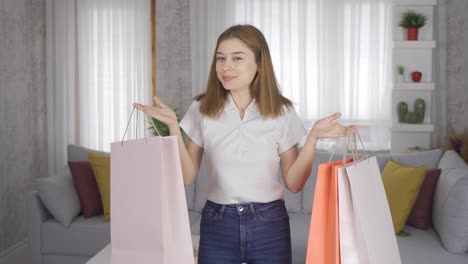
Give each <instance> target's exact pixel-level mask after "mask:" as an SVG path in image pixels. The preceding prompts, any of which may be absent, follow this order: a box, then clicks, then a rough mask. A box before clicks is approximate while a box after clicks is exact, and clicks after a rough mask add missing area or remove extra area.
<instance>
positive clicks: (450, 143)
mask: <svg viewBox="0 0 468 264" xmlns="http://www.w3.org/2000/svg"><path fill="white" fill-rule="evenodd" d="M442 149H444V150H454V151H455V152H457V153H458V155H460V157H462V159H463V160H464V161H465V162H466V164H468V132H465V133H463V134H459V135H457V134H456V133H455V130H454V129H453V128H452V129H451V130H450V134H448V135H447V136H445V140H444V143H443V144H442Z"/></svg>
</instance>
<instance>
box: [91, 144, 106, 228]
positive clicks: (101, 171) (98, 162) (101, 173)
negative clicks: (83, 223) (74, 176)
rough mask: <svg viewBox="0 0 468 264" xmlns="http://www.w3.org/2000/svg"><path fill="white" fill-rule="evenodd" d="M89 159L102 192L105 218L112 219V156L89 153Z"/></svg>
mask: <svg viewBox="0 0 468 264" xmlns="http://www.w3.org/2000/svg"><path fill="white" fill-rule="evenodd" d="M88 159H89V163H90V164H91V168H92V169H93V172H94V175H95V176H96V182H97V184H98V188H99V193H100V194H101V200H102V208H103V209H104V220H105V221H110V156H101V155H96V154H93V153H88Z"/></svg>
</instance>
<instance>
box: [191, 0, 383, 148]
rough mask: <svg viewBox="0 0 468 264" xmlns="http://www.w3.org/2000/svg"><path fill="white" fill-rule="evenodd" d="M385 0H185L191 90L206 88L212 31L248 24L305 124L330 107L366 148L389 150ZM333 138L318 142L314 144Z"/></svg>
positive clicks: (328, 143)
mask: <svg viewBox="0 0 468 264" xmlns="http://www.w3.org/2000/svg"><path fill="white" fill-rule="evenodd" d="M391 12H392V7H391V0H288V1H284V0H269V1H265V0H236V1H230V0H197V1H190V15H191V49H192V87H193V89H192V93H193V95H195V94H198V93H200V92H202V91H203V90H204V89H205V87H206V81H207V77H208V71H209V68H210V63H211V58H212V56H213V51H214V48H215V45H216V39H217V37H218V36H219V34H220V33H221V32H222V31H224V30H225V29H226V28H227V27H229V26H231V25H235V24H252V25H254V26H256V27H258V28H259V29H260V30H261V31H262V32H263V33H264V35H265V37H266V39H267V41H268V43H269V47H270V51H271V54H272V60H273V64H274V68H275V73H276V77H277V79H278V82H279V85H280V87H281V89H282V93H283V95H284V96H286V97H288V98H289V99H291V100H292V101H293V103H294V104H295V107H296V110H297V112H298V113H299V115H300V116H301V118H302V119H303V120H304V123H305V125H306V127H308V128H310V127H311V126H312V125H313V123H314V122H315V121H316V120H318V119H320V118H322V117H325V116H328V115H330V114H332V113H334V112H342V114H343V115H342V118H341V119H340V122H342V123H345V124H360V125H362V127H361V129H360V132H361V134H362V136H363V139H364V141H365V145H366V148H367V149H371V150H382V149H388V148H389V136H390V126H391V109H390V105H391V69H390V67H391V65H392V64H391V45H392V39H391V26H392V21H391V19H392V13H391ZM334 142H335V141H325V140H321V141H320V143H321V145H319V148H329V147H331V145H333V144H334Z"/></svg>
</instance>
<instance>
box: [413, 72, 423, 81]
mask: <svg viewBox="0 0 468 264" xmlns="http://www.w3.org/2000/svg"><path fill="white" fill-rule="evenodd" d="M421 78H422V72H420V71H414V72H412V73H411V79H412V80H413V82H420V81H421Z"/></svg>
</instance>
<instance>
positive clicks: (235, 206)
mask: <svg viewBox="0 0 468 264" xmlns="http://www.w3.org/2000/svg"><path fill="white" fill-rule="evenodd" d="M284 203H285V201H284V199H282V198H281V199H278V200H274V201H271V202H268V203H256V202H251V203H238V204H218V203H215V202H212V201H210V200H207V201H206V205H208V206H210V207H213V208H214V209H216V210H221V211H225V210H234V211H236V210H238V209H239V208H245V209H248V210H250V212H252V213H255V211H257V210H263V209H268V208H270V207H272V206H274V205H277V204H282V205H284Z"/></svg>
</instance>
